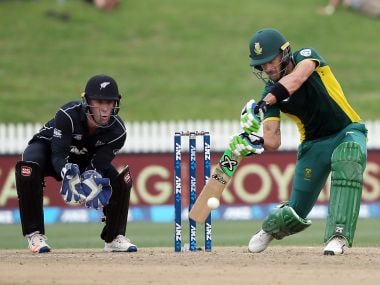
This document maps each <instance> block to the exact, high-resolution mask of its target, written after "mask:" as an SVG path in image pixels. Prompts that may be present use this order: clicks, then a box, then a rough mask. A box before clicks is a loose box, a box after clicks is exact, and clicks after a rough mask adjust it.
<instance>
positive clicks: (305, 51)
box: [300, 48, 311, 57]
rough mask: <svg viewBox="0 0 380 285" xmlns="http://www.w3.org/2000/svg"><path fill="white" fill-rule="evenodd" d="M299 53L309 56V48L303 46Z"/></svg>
mask: <svg viewBox="0 0 380 285" xmlns="http://www.w3.org/2000/svg"><path fill="white" fill-rule="evenodd" d="M300 54H301V55H302V56H304V57H309V56H311V49H309V48H305V49H303V50H301V51H300Z"/></svg>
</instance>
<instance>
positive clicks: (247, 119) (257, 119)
mask: <svg viewBox="0 0 380 285" xmlns="http://www.w3.org/2000/svg"><path fill="white" fill-rule="evenodd" d="M255 109H256V110H257V105H256V102H255V100H253V99H252V100H250V101H248V102H247V104H245V106H244V108H243V109H242V111H241V115H240V126H241V128H242V129H243V131H244V132H246V133H247V134H252V133H257V132H258V130H259V129H260V127H261V120H262V116H261V115H262V112H261V113H256V112H255Z"/></svg>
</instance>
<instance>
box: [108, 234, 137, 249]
mask: <svg viewBox="0 0 380 285" xmlns="http://www.w3.org/2000/svg"><path fill="white" fill-rule="evenodd" d="M104 250H105V251H108V252H136V251H137V246H135V245H134V244H133V243H131V241H130V240H129V239H127V238H126V237H125V236H123V235H118V236H117V237H116V238H115V239H114V240H113V241H112V242H110V243H107V242H106V244H105V246H104Z"/></svg>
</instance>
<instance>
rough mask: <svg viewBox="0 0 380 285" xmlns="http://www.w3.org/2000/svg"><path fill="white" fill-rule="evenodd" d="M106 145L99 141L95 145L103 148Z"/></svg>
mask: <svg viewBox="0 0 380 285" xmlns="http://www.w3.org/2000/svg"><path fill="white" fill-rule="evenodd" d="M105 144H106V143H105V142H102V141H99V140H98V141H97V142H96V143H95V146H101V145H105Z"/></svg>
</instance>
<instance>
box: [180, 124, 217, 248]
mask: <svg viewBox="0 0 380 285" xmlns="http://www.w3.org/2000/svg"><path fill="white" fill-rule="evenodd" d="M183 136H184V137H189V211H190V209H191V208H192V206H193V204H194V203H195V200H196V199H197V189H196V188H197V187H196V186H197V178H196V171H197V161H196V154H197V150H196V138H197V136H202V137H203V157H204V161H203V162H204V184H206V183H207V181H208V179H209V178H210V175H211V149H210V133H209V132H204V131H194V132H190V131H185V132H176V133H175V135H174V170H175V171H174V172H175V173H174V215H175V223H174V224H175V234H174V235H175V238H174V249H175V251H176V252H180V251H181V248H182V219H181V214H182V177H181V164H182V156H181V150H182V143H181V138H182V137H183ZM196 237H197V229H196V222H195V221H194V220H192V219H190V218H189V250H190V251H196V250H197V244H196V243H197V240H196ZM211 248H212V227H211V214H210V215H209V216H208V218H207V220H206V222H205V251H211Z"/></svg>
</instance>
